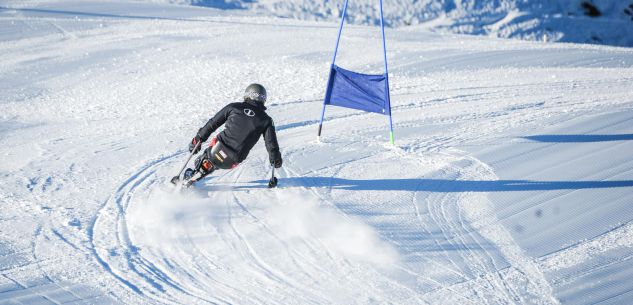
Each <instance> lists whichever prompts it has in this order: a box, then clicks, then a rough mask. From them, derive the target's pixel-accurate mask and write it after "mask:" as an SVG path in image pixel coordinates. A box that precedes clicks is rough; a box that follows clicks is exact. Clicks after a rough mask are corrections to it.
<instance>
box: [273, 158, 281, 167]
mask: <svg viewBox="0 0 633 305" xmlns="http://www.w3.org/2000/svg"><path fill="white" fill-rule="evenodd" d="M281 163H283V162H282V161H281V158H280V159H277V160H275V162H273V166H274V167H275V168H280V167H281Z"/></svg>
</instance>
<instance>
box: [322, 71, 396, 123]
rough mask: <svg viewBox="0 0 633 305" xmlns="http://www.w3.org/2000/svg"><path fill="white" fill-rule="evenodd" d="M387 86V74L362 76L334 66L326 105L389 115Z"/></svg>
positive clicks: (326, 96) (325, 101) (327, 91)
mask: <svg viewBox="0 0 633 305" xmlns="http://www.w3.org/2000/svg"><path fill="white" fill-rule="evenodd" d="M387 86H388V85H387V76H386V75H385V74H361V73H357V72H353V71H349V70H345V69H343V68H341V67H339V66H337V65H332V70H331V71H330V79H329V81H328V86H327V89H326V94H325V100H324V103H325V104H327V105H334V106H341V107H347V108H353V109H358V110H363V111H368V112H375V113H380V114H384V115H389V114H390V113H391V109H390V105H389V104H390V103H389V91H388V87H387Z"/></svg>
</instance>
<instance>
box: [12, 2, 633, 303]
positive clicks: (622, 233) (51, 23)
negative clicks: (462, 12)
mask: <svg viewBox="0 0 633 305" xmlns="http://www.w3.org/2000/svg"><path fill="white" fill-rule="evenodd" d="M337 30H338V25H337V24H336V23H328V22H316V21H297V20H290V19H278V18H273V17H266V16H262V15H258V16H255V15H252V14H251V13H250V12H249V11H247V10H217V9H210V8H202V7H191V6H182V5H169V4H160V3H148V2H147V1H118V0H117V1H79V0H77V1H52V0H50V1H49V0H46V1H43V0H42V1H15V0H10V1H6V0H3V1H0V54H1V57H2V61H1V62H0V156H1V157H0V158H1V159H0V160H1V161H0V182H1V183H0V304H66V303H70V304H207V303H214V304H215V303H218V304H368V303H380V304H385V303H393V304H558V303H563V304H585V303H601V304H623V303H626V302H627V301H628V300H630V299H631V298H632V297H633V292H632V291H633V282H631V281H630V280H629V279H630V278H631V276H632V275H633V264H632V261H631V258H632V257H633V235H632V230H631V220H632V219H633V208H632V207H631V205H630V203H631V202H632V201H633V159H632V158H631V155H630V152H631V151H633V95H631V92H633V50H631V49H626V48H618V47H607V46H591V45H578V44H556V43H542V42H524V41H518V40H501V39H495V38H489V37H475V36H461V35H452V34H448V35H446V34H438V33H431V32H427V31H425V30H424V29H421V28H416V27H407V28H399V29H388V30H387V32H386V35H387V48H388V56H387V58H388V60H389V67H390V85H391V100H392V114H393V121H394V129H395V140H396V141H395V145H391V144H389V133H388V119H387V117H385V116H382V115H378V114H372V113H364V112H359V111H355V110H349V109H343V108H337V107H328V108H327V109H326V111H325V121H324V125H323V135H322V138H321V142H317V141H316V132H317V125H318V122H319V117H320V114H321V110H322V108H321V107H322V98H323V95H324V91H325V86H326V80H327V77H328V71H329V70H328V69H329V66H330V63H331V59H332V51H333V47H334V43H335V38H336V33H337ZM381 43H382V42H381V40H380V31H379V29H378V28H377V27H376V26H348V27H346V28H345V30H344V32H343V38H342V41H341V46H340V50H339V57H338V58H337V64H338V65H340V66H342V67H344V68H347V69H351V70H354V71H358V72H362V73H381V71H382V69H383V62H382V59H383V57H382V44H381ZM252 82H259V83H262V84H263V85H264V86H266V88H267V89H268V93H269V96H270V100H269V102H268V103H267V106H268V113H269V114H270V115H271V116H272V117H273V118H274V120H275V125H276V129H277V132H278V138H279V142H280V145H281V147H282V156H283V158H284V166H283V167H282V168H281V169H280V170H278V171H276V175H277V177H278V178H279V186H278V187H277V188H275V189H268V188H267V181H268V178H269V177H270V173H271V172H270V165H268V156H267V155H266V151H265V148H264V145H263V144H257V145H256V147H255V148H254V149H253V151H252V152H251V154H250V155H249V157H248V159H247V160H246V161H244V162H243V163H242V164H240V165H239V166H238V167H237V168H235V169H234V170H231V171H218V172H216V173H214V174H213V175H212V176H211V177H209V178H206V179H204V180H203V181H201V182H200V183H198V185H197V186H196V187H195V188H194V189H192V190H190V191H188V192H183V193H173V189H172V187H171V186H170V185H169V182H168V181H169V180H170V179H171V177H172V176H173V175H175V174H176V172H177V170H178V169H179V168H180V166H181V165H182V162H184V161H185V159H186V157H187V154H188V152H187V150H186V147H187V144H188V142H189V141H190V139H191V137H193V135H194V134H195V133H196V131H197V130H198V128H199V127H201V126H202V124H204V123H205V122H206V121H207V120H208V119H209V118H210V116H212V115H213V114H214V113H215V112H216V111H217V110H219V109H220V108H221V107H223V106H224V105H226V104H227V103H229V102H235V101H240V100H241V95H242V91H243V89H244V88H245V87H246V86H247V85H248V84H250V83H252Z"/></svg>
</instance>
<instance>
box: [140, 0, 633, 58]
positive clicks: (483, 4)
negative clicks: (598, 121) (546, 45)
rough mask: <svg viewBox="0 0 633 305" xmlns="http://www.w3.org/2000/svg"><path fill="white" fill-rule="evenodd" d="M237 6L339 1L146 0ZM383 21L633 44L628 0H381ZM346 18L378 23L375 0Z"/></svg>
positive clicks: (297, 9) (309, 15)
mask: <svg viewBox="0 0 633 305" xmlns="http://www.w3.org/2000/svg"><path fill="white" fill-rule="evenodd" d="M148 1H152V2H169V3H174V4H191V5H197V6H206V7H214V8H219V9H239V10H246V11H251V12H255V13H259V14H262V15H268V16H277V17H283V18H294V19H301V20H326V21H338V20H339V18H340V16H341V14H342V11H343V4H344V1H343V0H340V1H315V0H296V1H289V0H220V1H215V0H148ZM383 6H384V8H383V9H384V14H385V23H386V24H387V25H388V26H392V27H402V26H416V28H417V27H422V28H426V29H429V30H432V31H436V32H445V33H459V34H472V35H487V36H491V37H500V38H518V39H525V40H537V41H560V42H574V43H591V44H606V45H615V46H628V47H630V46H633V1H622V0H603V1H589V0H572V1H562V2H559V1H547V0H532V1H520V0H498V1H483V0H476V1H466V0H448V1H438V0H422V1H409V0H393V1H385V2H384V4H383ZM348 21H349V22H351V23H354V24H365V25H372V24H373V25H377V24H379V23H380V9H379V5H378V1H377V0H355V1H349V4H348Z"/></svg>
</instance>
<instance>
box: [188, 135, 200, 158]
mask: <svg viewBox="0 0 633 305" xmlns="http://www.w3.org/2000/svg"><path fill="white" fill-rule="evenodd" d="M198 143H200V137H199V136H198V135H196V136H195V137H193V139H192V140H191V142H190V143H189V152H190V153H194V154H197V153H198V152H199V151H200V147H202V145H198ZM196 145H198V147H197V148H196ZM194 149H195V151H194Z"/></svg>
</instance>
